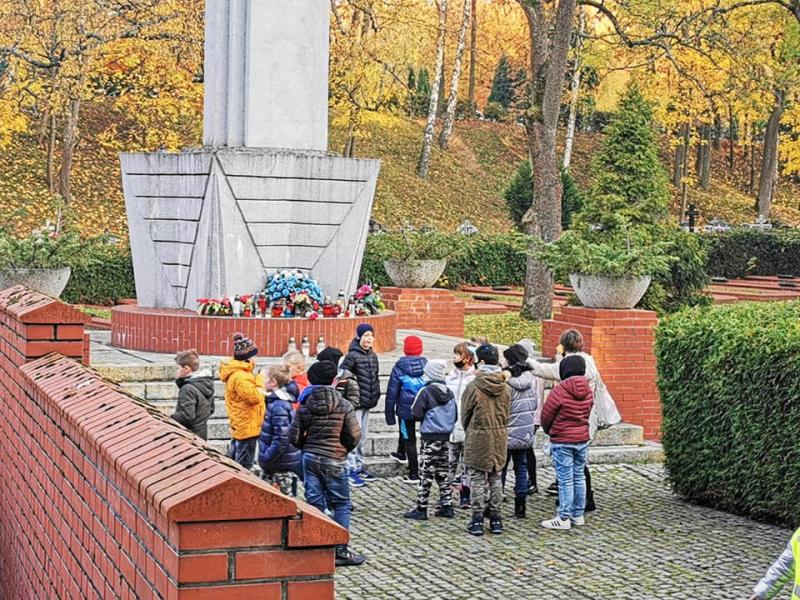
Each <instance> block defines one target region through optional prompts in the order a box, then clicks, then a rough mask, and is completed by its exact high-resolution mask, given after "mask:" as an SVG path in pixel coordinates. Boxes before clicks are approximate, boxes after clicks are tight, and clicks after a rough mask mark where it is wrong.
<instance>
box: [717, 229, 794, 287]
mask: <svg viewBox="0 0 800 600" xmlns="http://www.w3.org/2000/svg"><path fill="white" fill-rule="evenodd" d="M703 237H704V239H705V240H706V244H707V247H708V272H709V274H710V275H712V276H715V277H727V278H729V279H734V278H739V277H745V276H746V275H798V276H800V231H797V230H788V231H781V230H777V231H758V230H753V229H735V230H733V231H730V232H728V233H716V234H710V235H705V236H703Z"/></svg>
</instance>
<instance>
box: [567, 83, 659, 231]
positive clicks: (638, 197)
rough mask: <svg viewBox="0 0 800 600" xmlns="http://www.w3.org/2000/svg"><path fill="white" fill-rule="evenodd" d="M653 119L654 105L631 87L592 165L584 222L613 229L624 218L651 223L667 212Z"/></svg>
mask: <svg viewBox="0 0 800 600" xmlns="http://www.w3.org/2000/svg"><path fill="white" fill-rule="evenodd" d="M652 119H653V110H652V107H651V106H650V104H649V103H648V102H647V101H646V100H645V99H644V97H643V96H642V94H641V92H640V91H639V89H638V87H636V86H635V85H633V86H630V87H629V88H628V90H627V92H626V94H625V96H624V97H623V98H622V100H621V101H620V106H619V110H618V111H617V113H616V114H615V115H614V117H613V118H612V120H611V122H610V123H609V124H608V127H606V134H607V135H606V139H605V142H604V143H603V147H602V149H601V150H600V152H599V153H598V154H597V155H596V157H595V160H594V162H593V165H592V167H593V171H594V176H595V181H594V185H593V186H592V193H591V194H590V196H589V198H588V200H587V202H586V208H585V210H584V213H583V215H582V216H583V219H584V220H585V222H586V223H588V224H592V225H601V226H602V227H603V228H604V229H613V228H614V226H615V224H619V223H621V222H623V221H627V222H628V223H630V224H631V225H648V224H656V223H659V222H661V221H663V219H664V218H665V217H666V216H667V208H668V204H669V198H670V192H669V183H668V180H667V174H666V172H665V170H664V167H663V165H662V164H661V161H660V160H659V155H658V145H657V144H656V139H655V133H654V130H653V124H652Z"/></svg>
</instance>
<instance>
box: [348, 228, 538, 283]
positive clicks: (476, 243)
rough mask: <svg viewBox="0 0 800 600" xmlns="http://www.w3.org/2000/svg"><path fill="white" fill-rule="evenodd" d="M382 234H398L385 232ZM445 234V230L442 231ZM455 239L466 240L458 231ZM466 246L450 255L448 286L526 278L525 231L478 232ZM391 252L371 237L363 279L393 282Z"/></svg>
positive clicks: (361, 279) (507, 281) (373, 281)
mask: <svg viewBox="0 0 800 600" xmlns="http://www.w3.org/2000/svg"><path fill="white" fill-rule="evenodd" d="M377 235H378V236H386V235H397V234H392V233H381V234H377ZM442 235H445V234H442ZM447 235H450V236H452V237H453V239H454V242H459V243H461V242H463V241H464V236H463V235H461V234H458V233H454V234H447ZM466 242H467V243H466V244H465V249H464V250H463V251H462V252H460V253H459V254H457V255H456V256H452V257H450V258H448V259H447V268H446V269H445V271H444V275H443V281H440V284H442V285H446V286H447V287H456V286H460V285H522V283H523V282H524V281H525V268H526V259H527V254H526V245H527V238H526V236H524V235H522V234H506V235H475V236H470V237H469V238H466ZM387 258H390V257H389V256H385V255H383V254H382V253H381V252H380V251H379V244H378V243H377V237H376V236H370V237H369V238H368V239H367V248H366V250H365V252H364V262H363V263H362V265H361V277H360V281H369V282H372V283H373V284H375V285H378V286H384V285H391V284H392V282H391V281H390V280H389V277H388V276H387V275H386V271H385V270H384V269H383V261H384V260H386V259H387Z"/></svg>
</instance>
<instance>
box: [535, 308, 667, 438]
mask: <svg viewBox="0 0 800 600" xmlns="http://www.w3.org/2000/svg"><path fill="white" fill-rule="evenodd" d="M657 324H658V317H657V316H656V313H654V312H652V311H649V310H611V309H599V308H585V307H579V306H565V307H563V308H561V309H558V310H557V311H556V312H555V314H554V315H553V318H552V319H551V320H548V321H544V323H543V327H542V352H543V353H544V355H545V356H553V355H554V354H555V351H556V346H558V341H559V337H560V336H561V332H562V331H564V330H565V329H577V330H578V331H580V332H581V333H582V334H583V338H584V350H585V351H586V352H588V353H589V354H591V355H592V358H594V360H595V362H596V363H597V368H598V369H599V370H600V374H601V375H602V377H603V381H604V382H605V383H606V385H607V386H608V390H609V391H610V392H611V395H612V396H613V397H614V400H615V401H616V403H617V407H618V408H619V412H620V414H621V415H622V419H623V420H624V421H625V422H626V423H632V424H634V425H641V426H642V427H644V437H645V439H648V440H657V439H659V437H660V435H661V399H660V397H659V394H658V388H657V387H656V377H657V372H656V357H655V353H654V345H655V328H656V325H657Z"/></svg>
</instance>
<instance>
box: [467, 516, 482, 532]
mask: <svg viewBox="0 0 800 600" xmlns="http://www.w3.org/2000/svg"><path fill="white" fill-rule="evenodd" d="M467 532H468V533H470V534H471V535H483V516H482V515H472V520H471V521H470V522H469V524H468V525H467Z"/></svg>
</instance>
